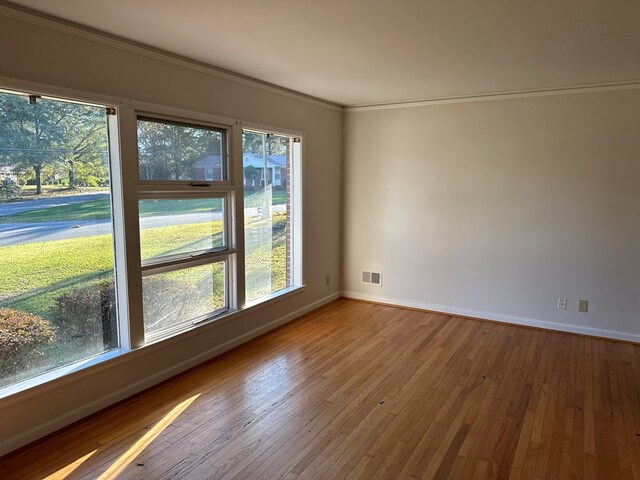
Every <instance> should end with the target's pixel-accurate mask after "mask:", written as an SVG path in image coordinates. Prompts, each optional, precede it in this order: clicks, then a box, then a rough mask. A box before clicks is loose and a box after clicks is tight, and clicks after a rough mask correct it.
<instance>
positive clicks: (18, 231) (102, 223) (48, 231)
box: [0, 200, 286, 247]
mask: <svg viewBox="0 0 640 480" xmlns="http://www.w3.org/2000/svg"><path fill="white" fill-rule="evenodd" d="M34 201H36V200H34ZM285 208H286V207H285V205H275V206H274V207H273V212H274V213H276V212H278V213H282V212H284V211H285ZM245 215H246V216H253V215H258V209H257V208H248V209H246V210H245ZM221 218H222V215H221V214H219V213H218V214H215V215H212V214H211V213H209V212H197V213H185V214H181V215H158V216H153V217H142V218H141V221H140V223H141V226H142V228H153V227H163V226H169V225H179V224H181V223H201V222H210V221H212V220H220V219H221ZM106 233H112V226H111V222H109V221H108V220H98V221H77V222H66V221H64V222H38V223H8V224H0V247H6V246H9V245H21V244H24V243H33V242H47V241H53V240H65V239H68V238H82V237H91V236H94V235H101V234H106Z"/></svg>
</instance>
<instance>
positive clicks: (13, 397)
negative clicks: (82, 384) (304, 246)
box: [0, 285, 306, 408]
mask: <svg viewBox="0 0 640 480" xmlns="http://www.w3.org/2000/svg"><path fill="white" fill-rule="evenodd" d="M305 289H306V285H302V286H294V287H288V288H286V289H283V290H280V291H278V292H276V293H273V294H272V295H269V296H266V297H262V298H260V299H258V300H255V301H254V302H252V303H250V304H248V305H247V306H245V308H243V309H242V310H230V311H227V312H225V313H223V314H222V315H218V316H216V317H214V318H211V319H210V320H207V321H204V322H199V323H198V324H196V325H191V326H190V327H189V328H187V329H185V330H184V331H182V332H179V333H175V334H174V335H173V336H171V337H166V338H158V339H154V340H153V341H152V342H150V343H147V344H145V345H144V346H142V347H140V348H137V349H135V350H125V349H123V348H116V349H113V350H109V351H108V352H105V353H102V354H100V355H96V356H95V357H91V358H88V359H86V360H82V361H79V362H75V363H72V364H70V365H67V366H64V367H60V368H57V369H55V370H52V371H50V372H47V373H43V374H42V375H38V376H37V377H33V378H30V379H27V380H23V381H21V382H18V383H14V384H12V385H8V386H7V387H4V388H0V408H3V407H7V406H9V405H12V404H15V403H18V402H20V401H24V400H25V399H27V398H30V397H33V396H37V395H42V394H44V393H46V392H48V391H51V390H54V389H57V388H60V387H62V386H64V385H67V384H69V383H72V382H75V381H77V380H79V379H81V378H84V377H86V376H89V375H93V374H96V373H98V372H100V371H101V370H104V369H106V368H110V367H114V366H116V365H119V364H123V363H126V362H129V361H134V360H136V359H140V358H142V357H144V356H146V355H148V354H151V353H154V352H158V351H160V350H162V349H164V348H166V347H169V346H170V345H173V344H175V343H179V342H182V341H184V340H186V339H188V338H190V337H192V336H195V335H199V334H201V333H202V332H203V331H207V330H210V329H212V328H217V327H220V326H221V325H224V324H226V323H229V322H231V321H235V320H237V319H239V318H242V317H244V316H246V315H248V314H250V313H254V312H256V311H258V310H262V309H263V308H267V307H269V306H271V305H274V304H276V303H279V302H281V301H284V300H287V299H289V298H291V297H294V296H296V295H299V294H301V293H302V292H304V291H305Z"/></svg>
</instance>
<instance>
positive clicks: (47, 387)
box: [0, 76, 306, 405]
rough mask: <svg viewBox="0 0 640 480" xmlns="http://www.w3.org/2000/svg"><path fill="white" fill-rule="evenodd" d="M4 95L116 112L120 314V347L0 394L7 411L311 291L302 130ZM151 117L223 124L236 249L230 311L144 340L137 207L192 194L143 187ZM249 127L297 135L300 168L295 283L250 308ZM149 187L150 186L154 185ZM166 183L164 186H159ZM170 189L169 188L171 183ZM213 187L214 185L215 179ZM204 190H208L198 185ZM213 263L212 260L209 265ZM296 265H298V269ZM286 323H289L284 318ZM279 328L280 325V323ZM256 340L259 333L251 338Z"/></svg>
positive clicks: (20, 84) (54, 92) (58, 90)
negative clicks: (141, 165) (141, 138)
mask: <svg viewBox="0 0 640 480" xmlns="http://www.w3.org/2000/svg"><path fill="white" fill-rule="evenodd" d="M0 91H5V92H7V93H18V94H26V95H38V96H41V97H43V98H47V97H50V98H52V99H54V100H60V101H69V102H74V103H80V104H89V105H93V106H100V107H103V106H104V107H106V108H107V109H109V110H110V111H111V114H109V115H108V116H107V124H108V135H109V139H108V145H109V153H110V168H111V203H112V226H113V243H114V256H115V280H116V286H117V287H116V288H117V290H116V302H117V308H118V315H117V318H118V335H119V340H120V347H119V348H116V349H112V350H109V351H107V352H105V353H103V354H100V355H97V356H95V357H92V358H89V359H86V360H83V361H79V362H76V363H74V364H70V365H66V366H64V367H60V368H58V369H54V370H51V371H48V372H46V373H43V374H41V375H38V376H35V377H31V378H29V379H26V380H23V381H21V382H17V383H14V384H11V385H8V386H6V387H3V388H0V401H1V402H2V404H3V405H6V404H7V402H9V403H12V402H15V401H18V399H21V400H22V399H26V398H30V397H32V396H34V395H41V394H43V393H45V392H48V391H52V390H54V389H56V388H59V387H60V386H61V385H64V384H67V383H69V382H73V381H75V379H78V378H81V377H83V376H86V375H91V374H92V372H97V371H99V370H102V369H104V368H108V367H109V366H115V365H118V364H124V363H125V362H128V361H131V360H134V359H135V358H140V357H141V356H142V355H146V354H147V353H149V352H153V351H159V350H161V349H163V348H166V347H169V346H170V345H174V344H176V343H178V342H181V341H183V340H185V339H187V338H191V337H194V336H197V335H199V332H202V331H207V330H210V329H212V328H216V327H217V326H218V325H222V324H226V323H228V322H232V321H235V320H237V319H239V318H241V317H243V316H245V315H247V314H250V313H254V312H256V311H258V310H260V309H263V308H268V307H270V306H271V305H273V304H274V303H279V302H281V301H283V300H286V299H288V298H291V297H292V296H295V295H299V294H301V293H302V292H304V291H305V289H306V284H305V282H304V281H303V273H304V269H303V257H302V251H303V235H302V233H303V223H302V213H303V198H302V193H301V192H302V191H304V190H303V189H304V186H303V183H302V168H303V162H302V160H303V159H304V158H305V154H304V149H305V142H304V132H300V131H294V130H287V129H281V128H274V127H273V126H269V125H264V124H256V123H250V122H242V121H241V120H237V119H232V118H229V117H222V116H218V115H213V114H209V113H204V112H198V111H193V110H187V109H181V108H176V107H169V106H164V105H159V104H155V103H149V102H143V101H137V100H132V99H128V98H121V97H114V96H109V95H102V94H96V93H92V92H87V91H82V90H77V89H71V88H66V87H60V86H55V85H49V84H42V83H38V82H31V81H27V80H22V79H15V78H11V77H5V76H0ZM139 114H140V115H142V116H147V117H148V116H152V117H153V118H156V117H157V118H162V119H167V120H174V119H182V120H186V122H187V124H188V125H194V124H203V125H205V126H211V125H213V126H215V127H220V126H224V127H225V128H227V129H228V132H229V133H228V136H227V179H226V180H225V181H215V183H216V189H217V190H219V191H222V192H225V194H226V195H227V196H228V197H227V198H228V205H227V207H226V211H227V217H228V218H227V219H226V220H227V223H226V225H225V228H226V232H225V235H227V236H228V237H227V239H228V241H229V243H228V245H229V246H230V247H231V246H233V250H231V249H230V250H228V251H225V254H227V255H228V256H227V263H226V274H227V275H226V278H227V280H226V288H227V293H226V295H227V296H228V298H229V305H228V307H229V308H228V309H227V310H226V311H225V312H222V313H221V314H216V315H214V316H212V317H208V318H204V319H202V320H199V321H197V322H194V323H193V324H192V325H191V326H190V327H189V328H184V329H180V331H176V332H175V333H174V334H173V335H171V336H163V337H162V338H160V339H153V340H152V341H146V342H145V338H144V321H143V316H142V262H141V258H140V257H141V255H140V236H139V212H138V201H139V199H140V197H141V196H143V195H146V194H147V193H148V194H151V195H154V194H155V193H158V192H159V193H163V194H164V193H167V194H170V193H172V191H178V192H188V191H193V190H192V188H193V187H192V186H189V185H188V184H189V183H190V181H173V183H174V184H176V183H180V184H179V185H174V188H173V189H172V188H169V187H170V184H169V185H165V183H166V182H154V183H157V184H158V185H150V184H147V182H149V181H143V182H139V180H138V162H137V124H136V122H137V116H138V115H139ZM243 129H248V130H258V131H261V132H268V133H273V134H276V135H286V136H295V137H298V138H300V139H301V149H300V155H299V160H300V161H299V165H298V166H297V167H296V169H295V171H294V172H292V175H291V182H292V187H293V188H292V196H293V195H295V197H294V198H295V205H296V207H297V208H296V209H295V210H296V211H295V213H294V214H295V219H294V218H292V222H295V225H296V230H297V235H296V241H295V243H294V244H293V245H292V251H291V254H292V256H293V257H292V260H295V261H294V262H292V269H295V276H294V277H293V278H295V282H292V283H293V284H292V285H291V286H290V287H288V288H285V289H283V290H280V291H277V292H275V293H273V294H272V295H270V296H267V297H263V298H260V299H258V300H257V301H254V302H251V304H247V303H246V302H245V278H244V198H243V191H244V182H243V179H244V175H243V161H242V155H243V152H242V131H243ZM149 183H151V182H149ZM161 183H162V184H163V185H162V188H154V187H158V186H159V184H161ZM169 183H171V182H169ZM212 183H214V181H212ZM200 188H202V187H200ZM208 263H212V262H208ZM294 265H295V266H294ZM284 318H289V316H286V317H284ZM278 322H279V321H278ZM251 336H253V334H252V335H251Z"/></svg>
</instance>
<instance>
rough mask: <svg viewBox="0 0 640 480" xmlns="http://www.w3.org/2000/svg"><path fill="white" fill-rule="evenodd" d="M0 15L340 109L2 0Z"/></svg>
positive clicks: (323, 101)
mask: <svg viewBox="0 0 640 480" xmlns="http://www.w3.org/2000/svg"><path fill="white" fill-rule="evenodd" d="M0 15H3V16H5V17H9V18H13V19H14V20H19V21H21V22H25V23H29V24H32V25H36V26H39V27H44V28H47V29H49V30H54V31H56V32H60V33H65V34H67V35H72V36H74V37H78V38H82V39H84V40H90V41H92V42H95V43H99V44H102V45H106V46H108V47H112V48H117V49H119V50H123V51H126V52H129V53H134V54H137V55H141V56H144V57H147V58H151V59H154V60H158V61H161V62H165V63H169V64H171V65H177V66H180V67H183V68H187V69H189V70H195V71H197V72H200V73H204V74H206V75H211V76H213V77H217V78H223V79H225V80H231V81H232V82H236V83H240V84H242V85H247V86H250V87H254V88H259V89H260V90H264V91H267V92H270V93H275V94H278V95H282V96H285V97H289V98H293V99H295V100H299V101H302V102H305V103H310V104H312V105H316V106H320V107H323V108H328V109H330V110H334V111H338V112H340V111H342V106H341V105H338V104H336V103H333V102H330V101H328V100H323V99H320V98H316V97H313V96H310V95H305V94H304V93H300V92H296V91H294V90H290V89H287V88H284V87H280V86H278V85H274V84H271V83H268V82H264V81H262V80H258V79H255V78H252V77H248V76H245V75H242V74H239V73H235V72H231V71H229V70H225V69H222V68H218V67H215V66H213V65H209V64H207V63H204V62H199V61H197V60H193V59H190V58H187V57H183V56H181V55H177V54H173V53H170V52H167V51H165V50H160V49H157V48H154V47H151V46H149V45H145V44H142V43H138V42H134V41H132V40H128V39H125V38H122V37H118V36H116V35H111V34H109V33H107V32H103V31H101V30H96V29H93V28H90V27H86V26H84V25H79V24H77V23H73V22H70V21H67V20H64V19H61V18H58V17H54V16H51V15H47V14H44V13H41V12H36V11H34V10H31V9H28V8H24V7H22V6H19V5H15V4H12V3H10V2H7V1H5V0H0Z"/></svg>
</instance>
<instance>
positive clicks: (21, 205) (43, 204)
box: [0, 192, 109, 217]
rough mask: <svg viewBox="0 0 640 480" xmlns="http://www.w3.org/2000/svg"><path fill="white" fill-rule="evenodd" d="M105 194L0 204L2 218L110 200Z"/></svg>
mask: <svg viewBox="0 0 640 480" xmlns="http://www.w3.org/2000/svg"><path fill="white" fill-rule="evenodd" d="M108 197H109V194H108V193H105V192H95V193H83V194H81V195H64V196H60V197H50V198H39V199H37V200H21V201H18V202H5V203H0V217H5V216H7V215H15V214H16V213H22V212H28V211H30V210H40V209H42V208H51V207H59V206H61V205H70V204H72V203H79V202H86V201H88V200H101V199H103V198H108Z"/></svg>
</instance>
